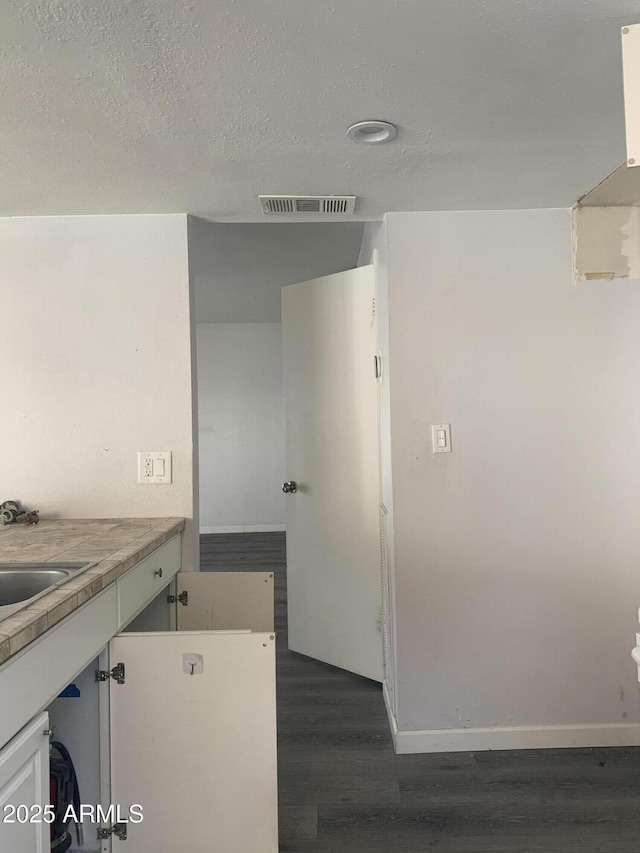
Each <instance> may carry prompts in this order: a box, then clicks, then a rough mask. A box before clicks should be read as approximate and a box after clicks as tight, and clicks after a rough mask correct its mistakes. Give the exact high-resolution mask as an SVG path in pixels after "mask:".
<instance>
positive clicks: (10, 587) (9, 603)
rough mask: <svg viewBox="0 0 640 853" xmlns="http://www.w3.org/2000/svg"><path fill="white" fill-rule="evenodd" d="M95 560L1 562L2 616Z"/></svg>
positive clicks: (0, 595) (30, 602) (1, 617)
mask: <svg viewBox="0 0 640 853" xmlns="http://www.w3.org/2000/svg"><path fill="white" fill-rule="evenodd" d="M90 565H92V563H0V619H4V618H6V617H7V616H10V615H11V614H12V613H15V612H16V610H19V609H20V608H22V607H25V606H26V605H27V604H32V603H33V602H34V601H35V600H36V599H38V598H40V596H42V595H44V594H45V593H46V592H50V591H51V590H52V589H55V588H56V587H57V586H59V585H60V584H62V583H64V582H65V581H66V580H68V579H69V578H70V577H73V576H74V575H77V574H79V573H80V572H82V571H84V570H85V569H87V568H89V566H90Z"/></svg>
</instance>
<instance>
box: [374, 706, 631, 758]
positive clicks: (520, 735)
mask: <svg viewBox="0 0 640 853" xmlns="http://www.w3.org/2000/svg"><path fill="white" fill-rule="evenodd" d="M387 702H388V698H387V697H385V703H387ZM387 713H388V714H389V717H390V722H391V729H392V732H393V742H394V744H395V749H396V752H397V753H398V754H399V755H408V754H410V753H416V752H480V751H482V750H490V749H566V748H570V747H589V746H640V723H611V724H602V725H576V726H504V727H496V728H478V729H436V730H433V731H430V730H423V731H398V729H397V726H396V728H395V731H394V724H395V719H394V718H393V715H392V714H391V713H390V708H389V705H388V704H387Z"/></svg>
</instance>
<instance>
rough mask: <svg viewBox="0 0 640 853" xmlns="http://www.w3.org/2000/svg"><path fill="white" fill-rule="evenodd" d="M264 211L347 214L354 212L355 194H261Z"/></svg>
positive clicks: (270, 212) (269, 212) (268, 212)
mask: <svg viewBox="0 0 640 853" xmlns="http://www.w3.org/2000/svg"><path fill="white" fill-rule="evenodd" d="M258 198H259V199H260V204H261V205H262V212H263V213H266V214H274V213H275V214H278V213H286V214H291V213H293V214H296V213H322V214H330V215H334V214H336V215H339V216H345V215H347V216H348V215H349V214H351V213H353V212H354V210H355V207H356V197H355V196H354V195H261V196H258Z"/></svg>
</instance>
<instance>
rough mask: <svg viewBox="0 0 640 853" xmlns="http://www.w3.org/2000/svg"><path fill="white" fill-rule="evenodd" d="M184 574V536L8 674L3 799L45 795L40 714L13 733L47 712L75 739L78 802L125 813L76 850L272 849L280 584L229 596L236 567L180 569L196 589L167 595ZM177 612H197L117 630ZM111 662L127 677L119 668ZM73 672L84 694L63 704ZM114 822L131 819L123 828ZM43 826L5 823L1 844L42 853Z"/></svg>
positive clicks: (259, 581)
mask: <svg viewBox="0 0 640 853" xmlns="http://www.w3.org/2000/svg"><path fill="white" fill-rule="evenodd" d="M179 568H180V539H179V537H176V538H175V539H173V540H170V541H169V542H167V543H166V544H165V545H163V546H162V547H161V548H159V549H158V550H157V551H155V552H154V553H153V554H151V555H150V556H149V557H147V558H145V560H143V561H141V562H140V563H139V564H138V565H136V566H134V567H133V568H132V569H131V570H130V571H129V572H128V573H127V574H125V575H123V576H122V577H121V578H119V579H118V580H117V581H116V583H114V584H112V585H111V586H110V587H108V588H107V589H106V590H104V591H103V592H102V593H100V594H99V595H98V596H96V597H95V598H94V599H91V601H89V602H88V603H87V604H86V605H84V607H82V608H80V609H79V610H77V611H75V612H74V613H72V614H71V615H70V616H69V617H67V619H66V620H64V621H63V622H61V623H60V624H59V625H57V626H56V627H55V628H53V629H51V631H49V632H47V634H45V635H43V636H42V637H41V638H40V639H39V640H38V641H36V642H35V643H33V644H32V645H31V646H28V647H27V648H26V649H25V650H24V652H22V653H21V654H20V655H17V656H16V657H15V658H12V659H10V660H9V661H8V662H7V663H6V664H5V666H4V667H2V668H1V669H0V743H3V742H5V741H6V740H8V739H9V738H10V737H12V736H14V740H12V741H11V742H10V743H9V744H8V745H7V747H5V749H4V750H3V751H2V753H0V793H1V795H2V796H3V797H4V798H5V799H4V800H3V802H16V803H17V804H25V805H28V804H38V803H46V802H47V799H48V739H47V737H46V736H44V735H42V732H43V731H44V730H45V729H46V728H48V726H47V715H46V714H44V715H42V717H39V718H38V719H37V720H36V721H35V722H34V723H33V724H29V726H27V727H25V728H24V729H23V730H22V731H21V732H19V734H17V735H16V732H18V731H19V729H20V726H23V725H24V722H25V720H28V719H30V718H32V717H33V716H34V715H35V714H39V713H40V712H41V711H42V710H43V709H46V708H47V707H49V708H50V710H51V716H52V719H53V721H54V722H55V723H56V725H57V726H58V733H59V736H60V739H61V740H62V741H63V742H65V740H66V741H67V743H68V745H69V746H70V747H72V748H71V754H72V758H73V760H74V763H75V764H76V769H77V771H78V776H79V779H80V783H81V791H80V793H81V798H82V800H83V802H85V803H89V804H90V805H94V806H98V805H100V806H101V807H102V809H103V810H104V811H107V810H108V808H109V806H110V805H113V806H119V807H120V815H119V816H118V815H117V814H116V815H113V820H112V819H109V820H107V821H104V820H103V821H100V828H101V830H103V832H104V834H105V837H104V838H103V839H98V837H97V835H98V831H97V825H96V824H95V823H93V822H90V823H89V824H88V825H85V827H84V829H85V833H84V834H85V840H84V846H83V848H82V849H83V850H88V851H100V853H112V851H113V853H116V851H119V850H122V851H123V853H126V851H129V850H133V851H135V853H165V851H166V853H174V851H176V850H194V851H195V850H202V851H206V850H220V851H224V853H277V850H278V837H277V771H276V703H275V635H274V634H273V577H272V575H271V574H270V573H260V574H258V573H256V574H252V573H251V574H252V576H248V575H244V574H243V573H239V576H238V579H237V582H236V583H237V588H235V589H234V582H233V579H232V578H231V577H228V576H225V577H222V576H220V577H212V575H211V574H209V576H208V577H206V574H208V573H205V574H203V575H202V576H200V575H198V573H184V575H182V573H180V581H181V580H182V578H183V577H184V578H186V583H185V590H184V591H186V589H187V587H188V589H189V591H190V592H189V594H190V605H189V606H188V607H183V605H180V604H177V603H171V604H170V603H169V602H168V601H167V597H168V592H169V590H168V589H167V588H166V585H167V582H171V580H172V579H173V578H175V575H176V574H177V573H178V570H179ZM160 569H162V575H160V574H159V571H160ZM231 574H233V573H231ZM192 578H197V580H194V583H193V584H191V579H192ZM200 581H201V583H199V582H200ZM163 588H164V589H163ZM177 591H182V587H181V584H180V583H179V584H178V590H177ZM151 601H152V602H153V607H152V610H153V613H152V614H151V616H152V617H153V618H148V619H147V618H146V617H145V614H141V611H142V610H143V609H144V608H145V606H146V605H148V604H149V602H151ZM243 602H244V604H243ZM175 607H178V608H179V610H182V611H184V614H185V615H186V612H187V610H188V611H189V619H188V626H189V630H181V631H166V630H162V631H157V630H151V631H143V632H137V633H134V632H131V631H130V632H129V633H119V634H116V632H117V631H118V630H119V629H120V630H121V629H122V628H123V627H125V626H127V625H129V627H130V628H131V627H137V626H139V625H141V624H145V623H146V625H145V627H147V626H148V627H152V628H153V627H155V625H156V624H158V623H159V624H166V620H165V618H164V617H165V616H166V614H167V612H168V611H169V610H173V609H174V608H175ZM145 612H146V611H145ZM137 614H141V616H140V619H136V621H135V622H134V623H132V619H133V618H134V617H135V616H136V615H137ZM160 617H162V618H160ZM183 618H184V617H183ZM220 627H224V628H226V629H227V630H211V629H212V628H220ZM230 628H238V629H239V630H229V629H230ZM243 629H246V630H243ZM250 629H253V631H254V632H253V633H252V630H250ZM138 631H139V628H138ZM114 635H115V636H114ZM99 653H100V665H99V667H100V670H102V671H103V672H105V673H106V680H105V681H102V682H96V681H95V670H96V669H97V666H96V663H95V658H96V656H97V655H98V654H99ZM119 664H122V665H123V666H122V668H118V665H119ZM114 668H116V674H117V672H119V671H120V670H121V669H123V670H124V678H123V679H119V680H116V679H114V678H112V677H111V676H110V673H111V672H112V670H113V669H114ZM71 681H77V683H78V686H79V687H80V693H81V696H80V698H73V699H60V698H58V699H54V697H56V696H57V694H58V693H59V692H60V691H61V690H63V689H64V688H65V687H66V686H67V684H68V683H69V682H71ZM119 682H123V683H119ZM3 735H4V738H3ZM97 741H99V743H97ZM16 745H17V746H16ZM18 749H19V752H16V750H18ZM15 755H18V758H15ZM5 757H6V763H4V762H3V759H4V758H5ZM3 773H4V774H5V775H2V774H3ZM7 798H11V799H7ZM96 799H97V800H98V802H96V801H95V800H96ZM132 806H140V807H141V810H142V816H143V819H142V821H141V822H137V821H136V816H137V815H136V813H135V810H131V807H132ZM120 818H130V820H129V822H127V823H126V824H125V826H124V827H123V826H122V825H121V824H123V823H124V820H122V819H120ZM42 826H43V825H42V824H38V825H35V824H34V825H30V826H29V828H28V829H24V828H23V826H21V825H17V826H16V827H13V826H12V825H10V824H6V825H0V853H4V851H11V853H27V851H28V853H45V851H46V850H48V841H47V839H48V826H46V825H44V826H45V828H44V829H43V828H42ZM36 827H39V828H36ZM113 830H116V831H115V832H114V831H113ZM10 832H11V833H18V835H16V837H15V839H14V835H8V834H7V833H10ZM36 832H39V833H40V835H41V840H40V841H38V842H37V843H38V844H40V846H37V844H36V841H35V833H36ZM125 832H126V836H127V838H126V841H125V840H124V838H123V835H124V833H125ZM3 833H4V834H3ZM20 833H22V835H20ZM24 839H26V840H24ZM42 839H44V840H42ZM43 844H44V846H42V845H43ZM20 845H22V846H20ZM125 845H126V846H125Z"/></svg>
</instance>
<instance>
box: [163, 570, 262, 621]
mask: <svg viewBox="0 0 640 853" xmlns="http://www.w3.org/2000/svg"><path fill="white" fill-rule="evenodd" d="M177 584H178V586H177V590H178V595H180V594H181V593H184V592H186V593H187V596H188V598H187V604H186V606H185V605H183V604H180V603H178V604H176V607H177V624H178V630H179V631H236V630H246V629H249V630H250V631H273V572H178V574H177Z"/></svg>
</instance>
